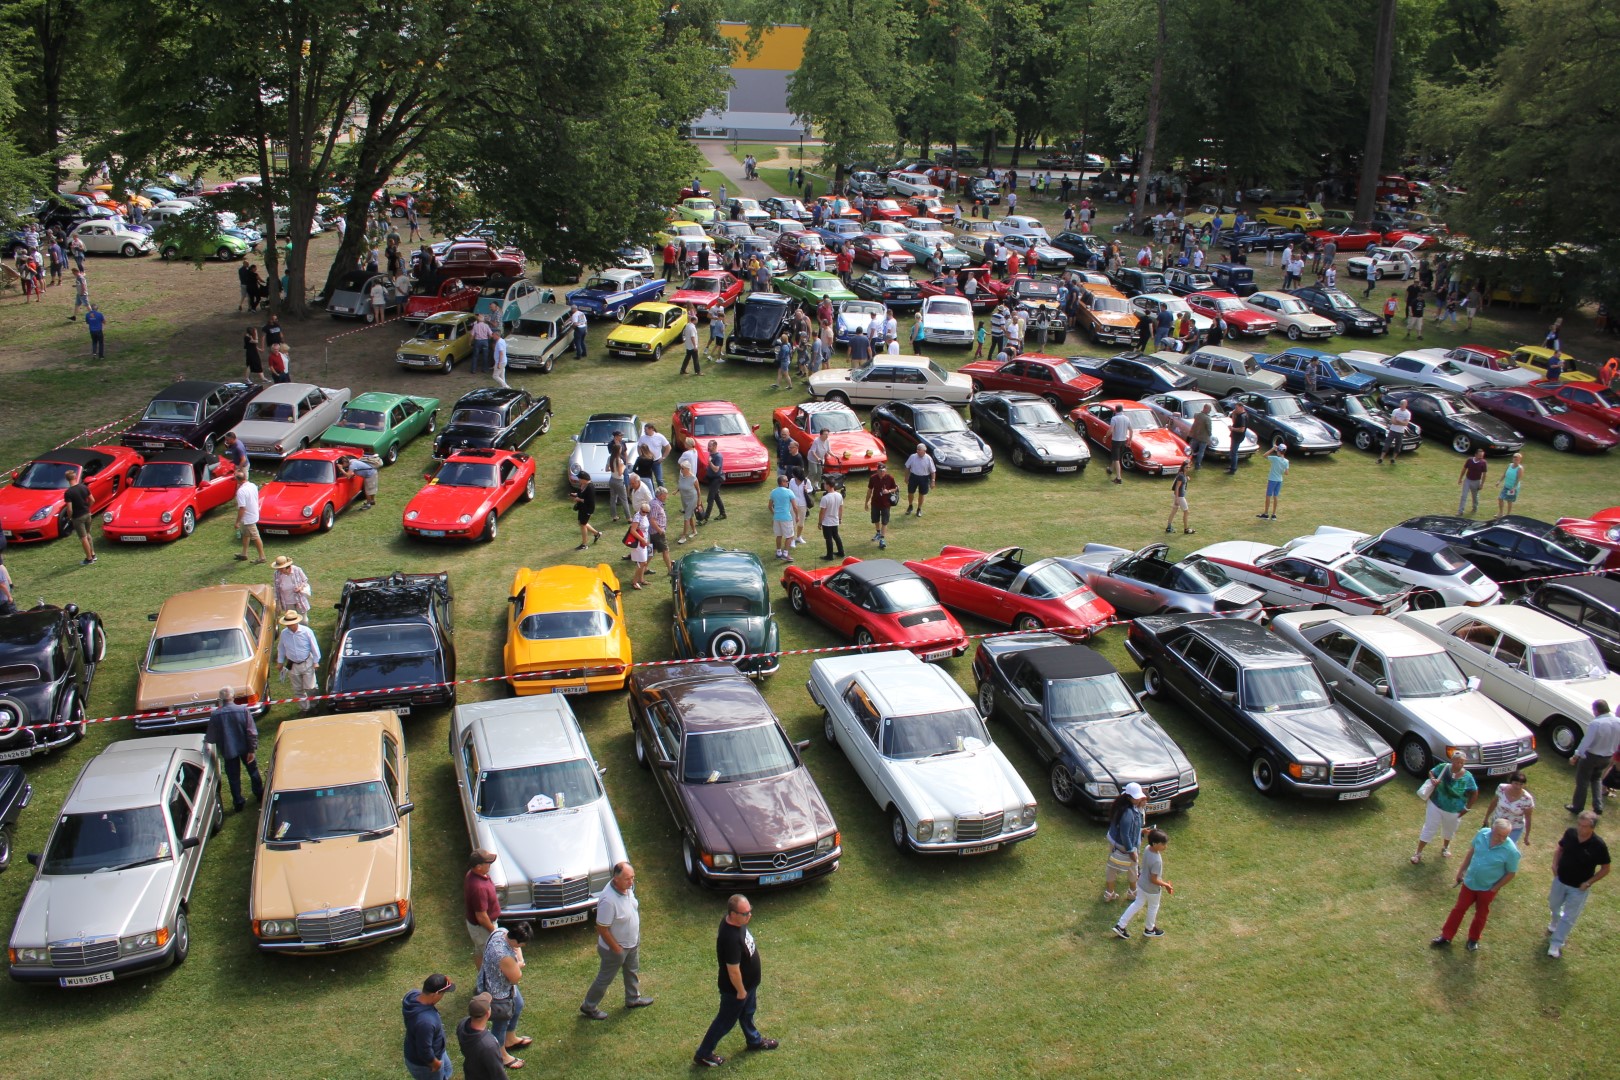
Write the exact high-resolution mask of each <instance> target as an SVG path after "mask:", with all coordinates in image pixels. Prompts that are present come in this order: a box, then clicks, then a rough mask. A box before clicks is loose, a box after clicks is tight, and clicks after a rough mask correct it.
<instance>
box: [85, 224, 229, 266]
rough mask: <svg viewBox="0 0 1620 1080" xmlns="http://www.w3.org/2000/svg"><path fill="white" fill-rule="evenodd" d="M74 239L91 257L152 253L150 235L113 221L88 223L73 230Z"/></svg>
mask: <svg viewBox="0 0 1620 1080" xmlns="http://www.w3.org/2000/svg"><path fill="white" fill-rule="evenodd" d="M72 239H75V240H78V241H79V242H80V243H82V244H83V245H84V250H85V252H86V253H88V254H91V255H122V256H124V257H125V258H133V257H135V256H136V255H147V254H150V253H151V251H152V237H151V235H150V234H148V233H146V232H143V231H141V230H140V229H136V228H134V227H132V226H130V225H127V224H125V223H124V222H122V221H118V220H113V219H104V220H98V221H86V222H84V223H83V224H81V225H79V226H78V227H77V228H75V229H74V230H73V235H72ZM220 257H221V258H225V257H226V256H223V255H222V256H220Z"/></svg>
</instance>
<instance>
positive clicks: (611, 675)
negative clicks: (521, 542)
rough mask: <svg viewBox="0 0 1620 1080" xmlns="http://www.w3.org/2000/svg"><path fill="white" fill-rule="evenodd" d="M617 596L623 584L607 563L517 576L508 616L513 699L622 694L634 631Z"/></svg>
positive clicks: (552, 568)
mask: <svg viewBox="0 0 1620 1080" xmlns="http://www.w3.org/2000/svg"><path fill="white" fill-rule="evenodd" d="M619 594H620V589H619V579H618V577H617V576H616V575H615V574H614V573H613V568H612V567H611V566H609V565H607V563H599V564H598V565H596V566H569V565H561V566H548V567H545V568H544V569H541V570H530V569H529V568H528V567H526V566H525V567H524V568H523V569H521V570H519V571H518V572H517V576H516V577H515V578H513V580H512V595H511V597H510V598H509V600H508V607H507V617H506V649H505V659H506V674H507V677H508V678H510V679H511V680H512V692H513V693H515V694H519V695H524V694H587V693H590V692H592V691H595V690H622V689H624V681H625V678H626V677H627V676H628V675H629V672H630V628H629V626H628V625H626V623H625V621H624V602H623V600H622V599H621V598H620V595H619Z"/></svg>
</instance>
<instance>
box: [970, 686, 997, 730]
mask: <svg viewBox="0 0 1620 1080" xmlns="http://www.w3.org/2000/svg"><path fill="white" fill-rule="evenodd" d="M973 699H974V700H973V703H974V704H975V705H977V706H978V707H979V715H980V716H982V717H984V718H985V720H987V721H988V720H989V719H990V717H991V716H992V715H994V713H995V710H996V687H995V684H994V683H992V682H991V681H990V680H989V679H986V680H985V681H984V682H982V683H980V684H979V690H978V693H976V694H974V695H973Z"/></svg>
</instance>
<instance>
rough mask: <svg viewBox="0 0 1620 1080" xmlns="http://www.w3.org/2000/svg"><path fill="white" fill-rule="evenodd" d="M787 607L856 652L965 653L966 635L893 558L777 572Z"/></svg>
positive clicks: (937, 657) (938, 655) (917, 579)
mask: <svg viewBox="0 0 1620 1080" xmlns="http://www.w3.org/2000/svg"><path fill="white" fill-rule="evenodd" d="M782 587H783V588H784V589H786V590H787V598H788V606H789V607H791V608H792V609H793V610H794V612H795V613H797V614H799V615H808V616H811V617H812V618H815V619H818V620H820V621H821V622H823V623H825V624H826V625H827V626H828V627H830V628H831V629H833V630H835V631H837V632H838V633H839V634H841V635H842V636H844V637H846V638H851V639H853V640H854V642H855V644H856V645H858V646H860V647H861V648H862V649H870V648H872V647H874V646H878V645H899V646H902V647H904V648H906V649H910V650H911V651H912V652H914V653H916V654H917V655H918V656H920V657H922V658H923V659H924V660H943V659H945V658H946V657H951V656H961V655H962V654H963V653H964V652H966V651H967V636H966V635H965V634H964V632H963V630H962V626H961V624H960V623H958V622H957V621H956V618H955V617H954V616H953V615H951V613H950V612H948V611H946V610H945V609H944V607H942V606H941V605H940V602H939V598H938V597H937V596H936V595H935V594H934V590H933V589H932V588H931V587H930V586H929V585H928V583H927V582H926V581H925V580H924V579H923V578H922V577H920V576H919V575H918V574H917V573H916V572H915V571H914V570H912V569H910V568H909V566H902V565H901V564H900V563H898V562H895V561H894V560H893V559H867V560H861V559H857V558H855V557H854V556H850V557H849V558H847V559H845V560H844V561H843V562H842V563H840V564H838V565H837V566H822V567H817V568H814V569H810V570H806V569H804V568H802V567H798V566H789V567H787V568H786V569H784V570H783V571H782Z"/></svg>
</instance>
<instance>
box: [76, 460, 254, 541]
mask: <svg viewBox="0 0 1620 1080" xmlns="http://www.w3.org/2000/svg"><path fill="white" fill-rule="evenodd" d="M237 487H238V481H237V478H236V470H235V469H234V468H233V467H232V466H231V465H230V464H229V463H228V462H225V461H223V460H217V459H215V458H214V457H213V456H212V455H210V454H207V453H204V452H203V451H201V450H194V449H191V448H190V447H187V448H185V449H181V450H165V451H162V452H160V453H155V454H152V455H150V456H149V457H148V458H147V459H146V464H145V465H143V466H141V472H140V475H139V476H137V477H135V480H134V482H133V483H132V484H130V486H129V487H127V488H125V489H124V491H123V494H121V495H119V496H118V497H117V498H116V499H114V500H113V501H112V502H111V503H110V504H109V505H108V506H107V509H106V511H105V512H104V513H103V514H102V515H101V531H102V533H103V535H105V536H106V537H107V539H109V540H121V541H123V542H125V543H135V544H142V543H147V542H152V543H161V542H163V541H166V540H179V539H181V538H182V537H187V536H190V535H191V534H192V533H193V532H195V531H196V529H197V522H198V520H200V519H201V518H202V517H203V515H204V514H207V513H208V512H209V511H210V510H213V509H215V508H216V507H219V506H224V505H225V504H227V503H229V502H231V501H232V500H234V499H235V498H236V489H237Z"/></svg>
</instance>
